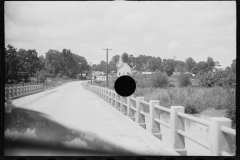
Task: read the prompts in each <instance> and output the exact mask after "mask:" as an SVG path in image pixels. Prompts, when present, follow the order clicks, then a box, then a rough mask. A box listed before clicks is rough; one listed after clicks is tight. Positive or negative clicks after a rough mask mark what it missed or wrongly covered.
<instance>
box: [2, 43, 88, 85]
mask: <svg viewBox="0 0 240 160" xmlns="http://www.w3.org/2000/svg"><path fill="white" fill-rule="evenodd" d="M89 67H90V66H89V65H88V62H87V60H86V59H85V58H84V57H82V56H79V55H77V54H75V53H72V52H71V51H70V50H68V49H63V50H62V52H61V51H57V50H51V49H50V50H49V51H47V52H46V53H45V56H43V55H41V56H38V53H37V51H36V50H35V49H29V50H25V49H19V50H17V48H15V47H13V46H11V45H8V46H7V47H6V48H5V87H14V86H23V85H24V86H27V85H37V84H43V85H44V88H49V87H55V86H58V85H59V84H62V83H66V82H69V81H74V80H79V79H86V76H83V74H84V75H87V74H88V71H89Z"/></svg>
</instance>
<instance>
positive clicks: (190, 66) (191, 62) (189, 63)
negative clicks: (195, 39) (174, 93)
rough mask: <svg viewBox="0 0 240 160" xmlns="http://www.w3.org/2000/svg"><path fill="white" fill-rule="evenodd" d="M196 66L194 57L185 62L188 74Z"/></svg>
mask: <svg viewBox="0 0 240 160" xmlns="http://www.w3.org/2000/svg"><path fill="white" fill-rule="evenodd" d="M195 65H196V62H195V60H194V59H193V58H192V57H189V58H187V59H186V60H185V68H186V70H187V71H188V72H190V71H191V70H192V69H193V68H194V66H195Z"/></svg>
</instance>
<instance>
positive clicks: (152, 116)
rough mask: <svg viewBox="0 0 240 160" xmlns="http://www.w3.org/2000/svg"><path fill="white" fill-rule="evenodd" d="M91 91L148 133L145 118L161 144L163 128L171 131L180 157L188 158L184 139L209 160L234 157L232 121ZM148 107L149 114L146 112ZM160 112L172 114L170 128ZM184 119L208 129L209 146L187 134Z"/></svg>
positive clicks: (110, 92) (96, 89) (109, 92)
mask: <svg viewBox="0 0 240 160" xmlns="http://www.w3.org/2000/svg"><path fill="white" fill-rule="evenodd" d="M88 85H89V86H88V88H89V89H90V90H91V91H92V92H94V93H95V94H97V95H98V96H100V97H101V98H103V99H104V100H105V101H107V102H108V103H109V104H111V105H112V106H113V107H114V108H116V109H117V110H119V111H120V112H122V113H123V114H125V115H126V116H128V117H129V118H130V119H132V120H133V121H135V122H136V123H138V124H139V125H140V126H141V127H143V128H145V129H146V121H145V117H148V118H149V120H150V123H149V124H150V132H151V133H152V134H153V135H154V136H156V137H157V138H158V139H160V140H162V134H161V127H160V124H161V125H164V126H166V127H167V128H169V129H170V130H171V135H170V136H171V140H172V141H171V144H172V146H171V147H173V148H174V149H175V151H176V152H178V153H179V154H180V155H187V150H186V148H185V138H184V137H186V138H188V139H190V140H192V141H194V142H195V143H198V144H199V145H201V146H203V147H205V148H207V149H209V152H210V154H209V155H210V156H233V155H231V154H230V153H231V152H232V150H233V147H234V146H233V143H232V140H233V138H235V137H236V130H234V129H232V128H231V120H230V119H228V118H225V117H212V118H210V121H206V120H203V119H201V118H196V117H194V116H191V115H188V114H185V113H184V107H182V106H171V107H170V109H169V108H166V107H162V106H160V105H159V101H158V100H150V101H149V102H146V101H144V97H136V98H134V97H133V96H129V97H122V96H120V95H118V94H117V93H116V91H115V90H111V89H108V88H103V87H99V86H95V85H90V84H88ZM144 106H147V107H148V109H149V113H147V112H145V111H144ZM160 111H164V112H167V113H169V114H170V124H168V123H166V122H164V121H163V120H161V119H160V113H159V112H160ZM185 119H188V120H191V121H194V122H197V123H200V124H202V125H205V126H207V127H209V132H210V137H211V138H210V142H209V143H206V142H204V141H202V140H199V139H198V138H197V137H194V136H192V135H190V134H189V133H187V132H185V131H184V130H185V126H184V125H185V123H184V122H185Z"/></svg>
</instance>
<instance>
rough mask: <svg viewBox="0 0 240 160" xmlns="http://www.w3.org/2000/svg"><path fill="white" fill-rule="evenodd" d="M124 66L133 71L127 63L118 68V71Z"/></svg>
mask: <svg viewBox="0 0 240 160" xmlns="http://www.w3.org/2000/svg"><path fill="white" fill-rule="evenodd" d="M124 65H125V66H127V67H128V68H129V69H130V70H131V71H133V69H132V68H131V67H130V66H129V65H128V64H127V63H122V64H121V65H120V66H119V67H118V70H119V69H121V68H122V67H123V66H124Z"/></svg>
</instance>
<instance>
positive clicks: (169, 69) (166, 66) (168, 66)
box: [163, 59, 174, 76]
mask: <svg viewBox="0 0 240 160" xmlns="http://www.w3.org/2000/svg"><path fill="white" fill-rule="evenodd" d="M163 70H164V72H166V73H167V75H168V76H171V75H172V74H173V71H174V60H173V59H163Z"/></svg>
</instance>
